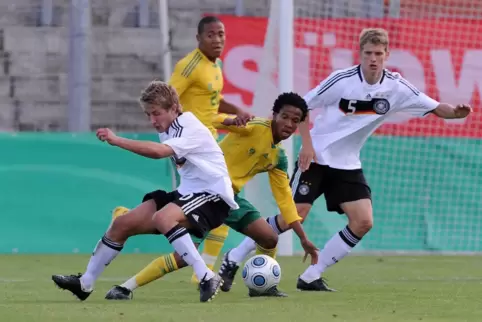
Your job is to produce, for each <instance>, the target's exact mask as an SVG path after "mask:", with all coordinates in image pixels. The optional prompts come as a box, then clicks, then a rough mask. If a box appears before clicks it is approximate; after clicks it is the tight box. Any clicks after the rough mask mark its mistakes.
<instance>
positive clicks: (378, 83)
mask: <svg viewBox="0 0 482 322" xmlns="http://www.w3.org/2000/svg"><path fill="white" fill-rule="evenodd" d="M357 72H358V77H359V78H360V82H362V83H364V84H366V85H368V86H378V85H380V84H381V83H383V80H384V79H385V69H383V71H382V76H381V77H380V80H379V81H378V82H376V83H375V84H368V83H367V82H366V81H365V77H363V73H362V69H361V65H358V67H357Z"/></svg>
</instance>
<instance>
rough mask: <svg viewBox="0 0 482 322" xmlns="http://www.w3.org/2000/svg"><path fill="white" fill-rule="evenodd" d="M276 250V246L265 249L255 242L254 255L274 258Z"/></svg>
mask: <svg viewBox="0 0 482 322" xmlns="http://www.w3.org/2000/svg"><path fill="white" fill-rule="evenodd" d="M277 250H278V248H277V247H275V248H273V249H266V248H263V247H261V246H259V245H258V244H256V255H267V256H269V257H271V258H276V251H277Z"/></svg>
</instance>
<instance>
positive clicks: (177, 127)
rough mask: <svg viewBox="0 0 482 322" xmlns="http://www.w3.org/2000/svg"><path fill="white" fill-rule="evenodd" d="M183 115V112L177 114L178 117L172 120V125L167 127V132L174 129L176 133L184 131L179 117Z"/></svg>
mask: <svg viewBox="0 0 482 322" xmlns="http://www.w3.org/2000/svg"><path fill="white" fill-rule="evenodd" d="M181 115H182V112H181V113H179V114H178V115H177V117H176V118H175V119H174V120H173V121H172V123H171V125H170V126H169V127H168V128H167V131H166V134H169V132H170V131H171V130H172V131H173V132H174V133H176V132H177V133H179V134H180V132H182V126H181V124H180V123H179V117H180V116H181ZM174 136H176V135H174Z"/></svg>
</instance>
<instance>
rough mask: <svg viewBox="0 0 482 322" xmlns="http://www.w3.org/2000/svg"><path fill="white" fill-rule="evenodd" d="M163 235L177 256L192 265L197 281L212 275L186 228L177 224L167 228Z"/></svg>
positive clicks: (207, 278)
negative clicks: (169, 228)
mask: <svg viewBox="0 0 482 322" xmlns="http://www.w3.org/2000/svg"><path fill="white" fill-rule="evenodd" d="M165 236H166V238H167V240H168V241H169V243H171V245H172V247H174V249H175V250H176V252H177V253H178V254H179V256H181V258H182V259H183V260H184V261H185V262H186V263H187V264H188V265H190V266H192V268H193V269H194V272H195V273H196V276H197V278H198V280H199V281H201V280H203V279H205V280H209V279H211V278H213V277H214V273H213V271H211V270H210V269H209V268H208V267H207V266H206V263H204V261H203V259H202V257H201V254H199V252H198V250H197V249H196V246H194V243H193V242H192V239H191V236H189V234H188V232H187V230H186V228H183V227H181V226H179V225H178V226H176V227H174V228H172V229H171V230H169V231H168V232H167V233H166V234H165Z"/></svg>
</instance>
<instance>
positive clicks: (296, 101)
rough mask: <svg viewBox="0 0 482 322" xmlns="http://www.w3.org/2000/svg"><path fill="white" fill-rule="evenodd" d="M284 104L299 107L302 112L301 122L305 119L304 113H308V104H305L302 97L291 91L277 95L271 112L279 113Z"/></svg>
mask: <svg viewBox="0 0 482 322" xmlns="http://www.w3.org/2000/svg"><path fill="white" fill-rule="evenodd" d="M284 105H291V106H294V107H296V108H299V109H300V110H301V113H302V116H301V121H302V122H303V121H304V120H305V118H306V115H307V114H308V104H306V101H305V100H304V98H303V97H301V96H300V95H298V94H296V93H293V92H289V93H283V94H281V95H279V96H278V98H277V99H276V100H275V101H274V105H273V113H279V112H280V111H281V109H282V108H283V106H284Z"/></svg>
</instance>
